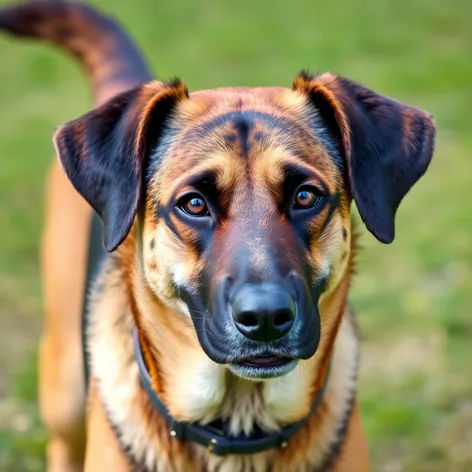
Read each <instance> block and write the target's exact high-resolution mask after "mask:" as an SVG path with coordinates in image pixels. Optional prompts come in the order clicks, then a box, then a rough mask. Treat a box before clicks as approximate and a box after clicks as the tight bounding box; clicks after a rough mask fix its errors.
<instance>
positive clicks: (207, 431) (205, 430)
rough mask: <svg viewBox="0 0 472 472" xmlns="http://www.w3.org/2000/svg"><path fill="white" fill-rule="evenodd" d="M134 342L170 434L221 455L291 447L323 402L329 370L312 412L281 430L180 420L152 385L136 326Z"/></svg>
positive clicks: (144, 376)
mask: <svg viewBox="0 0 472 472" xmlns="http://www.w3.org/2000/svg"><path fill="white" fill-rule="evenodd" d="M133 343H134V355H135V357H136V361H137V363H138V367H139V373H140V377H141V383H142V385H143V387H144V388H145V390H146V392H147V394H148V397H149V400H150V401H151V403H152V404H153V406H154V408H156V410H157V411H158V412H159V413H160V414H161V416H162V417H163V418H164V419H165V420H166V421H167V424H168V425H169V428H170V435H171V436H173V437H175V438H179V439H181V440H183V441H192V442H195V443H197V444H200V445H202V446H204V447H206V448H208V450H209V451H210V452H212V453H214V454H217V455H225V454H254V453H256V452H261V451H266V450H268V449H273V448H281V449H283V448H285V447H287V445H288V441H289V440H290V438H291V437H292V436H293V434H294V433H295V432H296V431H298V430H299V429H300V428H301V427H302V426H303V425H304V424H305V423H306V421H307V420H308V418H309V417H310V416H311V415H312V414H313V412H314V411H315V410H316V408H317V407H318V405H319V404H320V402H321V399H322V397H323V394H324V392H325V389H326V384H327V381H328V377H329V372H328V374H327V375H326V378H325V381H324V384H323V386H322V387H321V388H320V390H318V393H317V394H316V398H315V400H314V402H313V404H312V405H311V408H310V412H309V413H308V415H307V416H306V417H305V418H303V419H301V420H300V421H297V422H296V423H292V424H290V425H288V426H285V427H284V428H282V429H281V430H280V431H278V432H277V433H271V434H261V435H257V436H254V437H251V436H249V437H247V436H242V437H241V436H240V437H228V436H225V435H224V432H223V431H221V430H220V429H218V428H216V427H214V426H211V425H205V426H203V425H199V424H197V423H185V422H181V421H177V420H176V419H175V418H173V417H172V416H171V415H170V414H169V412H168V411H167V407H166V406H165V405H164V403H162V401H161V399H160V398H159V396H158V395H157V393H156V392H155V391H154V389H153V388H152V382H151V377H150V375H149V372H148V370H147V367H146V364H145V362H144V359H143V355H142V352H141V346H140V344H139V336H138V332H137V330H136V328H134V330H133Z"/></svg>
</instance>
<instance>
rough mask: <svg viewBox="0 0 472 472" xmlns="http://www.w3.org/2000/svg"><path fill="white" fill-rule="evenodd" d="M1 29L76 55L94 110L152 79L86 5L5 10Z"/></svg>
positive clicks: (50, 2)
mask: <svg viewBox="0 0 472 472" xmlns="http://www.w3.org/2000/svg"><path fill="white" fill-rule="evenodd" d="M0 30H5V31H7V32H9V33H11V34H14V35H17V36H25V37H30V38H40V39H44V40H46V41H49V42H51V43H54V44H55V45H57V46H59V47H60V48H62V49H64V50H66V51H68V52H69V53H71V54H72V55H73V56H75V57H76V58H77V59H78V60H79V61H80V63H81V64H82V65H83V67H84V68H85V70H86V72H87V75H88V76H89V77H90V78H91V82H92V87H93V91H94V99H95V100H94V101H95V104H96V105H98V104H100V103H103V102H105V101H106V100H108V99H110V98H111V97H112V96H113V95H116V94H117V93H120V92H123V91H125V90H128V89H130V88H132V87H136V86H138V85H140V84H142V83H144V82H147V81H149V80H151V79H152V76H151V74H150V72H149V69H148V67H147V65H146V63H145V61H144V59H143V58H142V56H141V54H140V53H139V52H138V50H137V48H136V47H135V45H134V44H133V42H132V41H131V39H130V38H129V37H128V35H127V34H126V33H125V32H124V31H123V29H122V28H121V27H120V26H119V25H118V24H117V23H116V22H115V21H114V20H113V19H111V18H109V17H107V16H105V15H103V14H101V13H98V12H97V11H96V10H94V9H93V8H91V7H89V6H87V5H84V4H80V3H71V2H67V1H64V0H39V1H34V2H28V3H23V4H19V5H11V6H7V7H3V8H0Z"/></svg>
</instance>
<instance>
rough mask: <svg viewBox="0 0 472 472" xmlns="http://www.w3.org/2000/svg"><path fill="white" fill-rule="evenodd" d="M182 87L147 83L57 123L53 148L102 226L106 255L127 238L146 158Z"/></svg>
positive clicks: (183, 95)
mask: <svg viewBox="0 0 472 472" xmlns="http://www.w3.org/2000/svg"><path fill="white" fill-rule="evenodd" d="M186 97H188V92H187V88H186V86H185V85H184V84H183V83H182V82H180V81H178V80H175V81H173V82H171V83H164V82H151V83H149V84H146V85H143V86H140V87H138V88H135V89H132V90H129V91H127V92H124V93H122V94H120V95H117V96H116V97H114V98H112V99H111V100H110V101H109V102H107V103H105V104H104V105H102V106H100V107H99V108H97V109H95V110H92V111H91V112H89V113H87V114H86V115H84V116H82V117H80V118H78V119H76V120H73V121H70V122H68V123H66V124H64V125H62V126H61V127H60V128H59V129H58V130H57V131H56V133H55V134H54V145H55V147H56V151H57V154H58V156H59V159H60V161H61V163H62V166H63V168H64V170H65V172H66V174H67V177H68V178H69V180H70V181H71V182H72V185H73V186H74V187H75V189H76V190H77V191H78V192H79V193H80V194H81V195H82V196H83V197H84V198H85V200H86V201H87V202H88V203H89V204H90V206H91V207H92V208H93V209H94V210H95V211H96V212H97V213H98V215H99V216H100V217H101V219H102V222H103V240H104V246H105V248H106V250H107V251H109V252H111V251H113V250H115V249H116V248H117V247H118V246H119V245H120V244H121V243H122V242H123V240H124V239H125V238H126V236H127V235H128V233H129V231H130V229H131V226H132V225H133V222H134V219H135V216H136V212H137V210H138V208H139V206H140V203H141V196H142V191H143V188H142V185H143V182H142V177H143V170H144V167H145V163H146V159H147V158H148V156H149V153H150V152H152V150H153V149H154V148H155V146H156V144H157V143H158V141H159V138H160V136H161V134H162V131H163V128H164V124H165V120H166V118H167V117H168V116H169V114H170V113H171V111H172V109H173V108H174V106H175V105H176V103H177V102H178V101H180V100H182V99H184V98H186Z"/></svg>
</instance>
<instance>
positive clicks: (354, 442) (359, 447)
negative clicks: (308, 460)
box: [333, 401, 370, 472]
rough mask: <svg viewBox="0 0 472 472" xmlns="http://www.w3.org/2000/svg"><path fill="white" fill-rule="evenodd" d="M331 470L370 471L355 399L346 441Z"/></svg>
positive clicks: (342, 471)
mask: <svg viewBox="0 0 472 472" xmlns="http://www.w3.org/2000/svg"><path fill="white" fill-rule="evenodd" d="M333 472H370V461H369V453H368V449H367V441H366V438H365V434H364V429H363V427H362V421H361V415H360V411H359V405H358V404H357V401H356V403H355V405H354V410H353V412H352V416H351V419H350V421H349V426H348V430H347V435H346V442H345V443H344V447H343V450H342V452H341V455H340V457H339V460H338V462H337V463H336V466H335V467H334V470H333Z"/></svg>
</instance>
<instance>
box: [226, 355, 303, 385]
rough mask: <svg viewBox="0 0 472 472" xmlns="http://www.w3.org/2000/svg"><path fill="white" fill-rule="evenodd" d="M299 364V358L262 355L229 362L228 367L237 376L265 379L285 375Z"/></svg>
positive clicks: (247, 378)
mask: <svg viewBox="0 0 472 472" xmlns="http://www.w3.org/2000/svg"><path fill="white" fill-rule="evenodd" d="M297 364H298V359H290V358H284V357H279V358H277V357H271V358H269V357H261V358H256V359H247V360H245V361H242V362H235V363H228V364H226V367H227V368H228V370H229V371H230V372H232V373H233V374H234V375H236V376H237V377H240V378H242V379H246V380H252V381H263V380H267V379H273V378H276V377H283V376H284V375H287V374H288V373H289V372H291V371H292V370H293V369H295V367H296V366H297Z"/></svg>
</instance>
